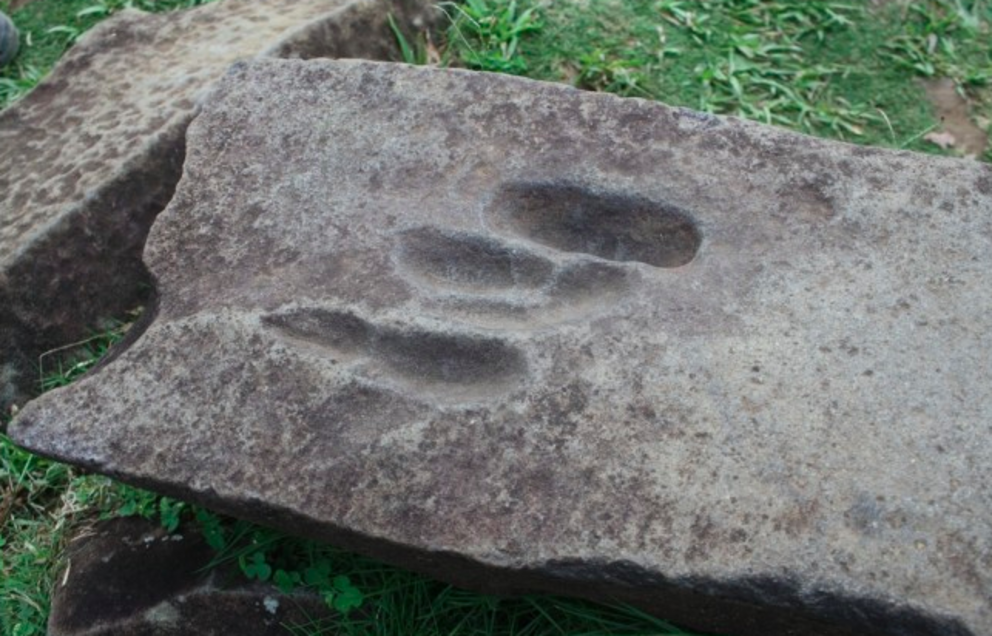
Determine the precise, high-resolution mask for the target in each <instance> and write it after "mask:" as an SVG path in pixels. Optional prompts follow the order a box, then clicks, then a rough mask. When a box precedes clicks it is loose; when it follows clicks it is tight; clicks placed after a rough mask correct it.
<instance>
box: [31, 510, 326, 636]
mask: <svg viewBox="0 0 992 636" xmlns="http://www.w3.org/2000/svg"><path fill="white" fill-rule="evenodd" d="M214 556H215V553H214V551H213V550H211V549H210V548H209V547H208V546H207V545H206V543H205V542H204V540H203V537H202V536H201V535H200V534H198V533H197V532H196V531H195V530H192V529H189V528H181V529H180V530H179V531H178V532H174V533H168V532H166V531H165V530H163V529H162V528H161V527H159V526H156V525H155V524H153V523H150V522H148V521H145V520H144V519H141V518H137V517H132V518H125V519H114V520H111V521H103V522H100V523H97V524H96V525H95V526H94V527H92V528H89V529H87V530H86V531H84V532H82V533H81V534H79V536H77V538H76V539H74V540H73V542H72V543H71V544H70V546H69V549H68V551H67V554H66V557H65V562H66V565H65V566H64V567H63V569H62V572H61V574H60V575H59V577H58V578H57V581H56V584H55V589H54V590H53V595H52V612H51V615H50V617H49V622H48V634H49V636H83V635H85V636H194V635H200V634H238V635H239V636H284V635H285V634H287V633H289V632H288V630H287V626H297V627H301V626H304V625H311V624H313V623H314V621H317V620H319V619H321V618H327V617H329V616H330V612H329V610H328V609H327V606H326V605H325V604H324V602H323V601H322V600H321V599H320V598H319V597H317V596H316V595H313V594H306V593H294V594H292V595H287V594H284V593H282V592H280V591H279V590H278V589H277V588H275V587H274V586H272V585H266V584H262V583H258V582H247V581H245V580H244V577H243V576H241V575H239V574H238V573H235V572H231V571H229V570H230V568H226V567H221V568H220V569H212V568H208V567H207V566H208V565H209V564H210V563H211V560H212V559H213V558H214Z"/></svg>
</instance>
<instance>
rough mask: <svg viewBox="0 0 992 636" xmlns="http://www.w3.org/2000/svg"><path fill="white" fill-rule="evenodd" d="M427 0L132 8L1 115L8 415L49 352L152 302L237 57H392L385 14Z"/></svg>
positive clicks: (1, 374) (1, 344) (0, 378)
mask: <svg viewBox="0 0 992 636" xmlns="http://www.w3.org/2000/svg"><path fill="white" fill-rule="evenodd" d="M425 6H427V2H426V1H425V0H396V1H395V2H393V1H390V0H227V1H225V2H217V3H213V4H209V5H205V6H203V7H199V8H196V9H192V10H189V11H184V12H178V13H168V14H156V15H151V14H146V13H141V12H137V11H123V12H121V13H120V14H119V15H117V16H115V17H113V18H111V19H109V20H107V21H106V22H104V23H102V24H101V25H99V26H98V27H96V28H95V29H93V31H91V32H90V33H88V34H87V35H86V36H84V37H83V38H82V40H81V41H80V42H79V43H78V44H77V45H76V46H74V47H73V49H72V50H71V51H69V53H68V54H67V55H66V56H65V58H64V59H63V60H62V62H61V63H60V64H59V65H58V67H57V68H56V69H55V71H54V72H53V73H52V75H51V77H49V78H48V79H47V80H46V81H45V82H43V83H42V84H41V85H40V86H39V87H38V88H37V89H35V90H34V92H32V93H31V94H30V95H29V96H28V97H27V98H25V99H24V100H22V101H21V102H19V103H18V104H16V105H14V106H13V107H11V108H9V109H7V110H6V111H4V112H2V113H0V411H7V410H8V409H9V407H10V406H11V405H12V404H23V402H24V401H25V400H26V399H28V398H29V397H30V396H31V395H32V394H33V393H35V392H36V390H37V384H38V371H37V368H36V367H37V361H38V356H39V355H40V354H41V353H42V352H44V351H47V350H50V349H53V348H56V347H61V346H63V345H66V344H68V343H72V342H75V341H78V340H80V339H81V338H84V337H86V336H88V335H89V334H90V330H91V329H93V328H94V327H98V326H99V323H100V321H101V320H104V319H107V318H112V317H117V316H121V315H123V314H124V312H126V311H128V310H130V309H133V308H134V307H135V306H137V305H139V304H141V303H142V302H143V294H142V289H143V288H147V287H148V286H149V279H148V276H147V273H146V272H145V271H144V268H143V267H142V265H141V248H142V246H143V244H144V241H145V237H146V236H147V233H148V228H149V227H150V225H151V222H152V220H153V219H154V216H155V215H156V214H157V213H158V212H160V211H161V210H162V209H163V208H164V207H165V205H166V204H167V203H168V201H169V199H170V198H171V196H172V192H173V190H174V189H175V185H176V182H177V181H178V180H179V176H180V174H181V171H182V163H183V154H184V141H183V140H184V134H185V130H186V126H187V125H188V124H189V121H190V119H191V118H192V116H193V114H194V112H195V109H196V105H197V103H198V102H199V101H200V100H201V99H202V97H203V95H204V94H205V92H206V91H207V90H208V88H209V86H210V85H211V83H212V82H213V81H214V80H215V79H217V78H218V77H220V76H221V75H223V73H224V71H225V69H226V68H227V67H228V66H229V65H230V63H231V62H233V61H234V60H236V59H239V58H243V57H245V56H251V55H255V54H260V55H274V56H281V57H304V58H309V57H339V56H340V57H370V58H377V59H388V58H389V56H390V55H391V53H392V52H393V48H394V47H395V43H394V42H395V41H394V37H393V34H392V32H391V30H390V28H389V26H388V24H387V22H386V17H387V15H388V14H389V13H390V12H393V13H394V14H395V16H396V19H397V21H398V22H399V23H400V24H401V25H413V24H419V25H421V26H423V25H425V24H427V22H426V20H427V18H428V17H429V15H431V14H430V13H429V12H428V10H427V9H425V8H424V7H425Z"/></svg>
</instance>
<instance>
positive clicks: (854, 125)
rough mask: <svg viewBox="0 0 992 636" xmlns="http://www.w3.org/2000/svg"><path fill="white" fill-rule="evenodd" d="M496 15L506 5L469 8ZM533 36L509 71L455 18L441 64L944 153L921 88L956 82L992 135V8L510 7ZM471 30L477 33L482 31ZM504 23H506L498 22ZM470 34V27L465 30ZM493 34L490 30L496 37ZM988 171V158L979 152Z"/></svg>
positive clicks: (945, 0) (764, 2)
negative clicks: (928, 82) (934, 140)
mask: <svg viewBox="0 0 992 636" xmlns="http://www.w3.org/2000/svg"><path fill="white" fill-rule="evenodd" d="M473 4H477V5H485V6H488V7H489V9H488V11H489V13H490V15H497V14H498V12H499V11H500V10H501V8H503V9H502V10H505V7H507V6H508V5H509V3H508V2H507V1H506V0H476V2H475V3H473ZM527 10H532V11H534V13H533V14H532V16H531V19H532V20H533V21H534V22H536V23H539V24H540V25H542V27H541V28H540V29H534V30H528V31H527V32H524V33H520V34H519V38H518V41H517V42H516V43H515V53H516V58H515V59H514V60H513V61H512V63H506V62H501V63H500V64H488V63H487V62H486V59H487V56H490V57H491V56H498V54H499V53H500V52H501V49H500V47H499V46H497V45H495V44H494V43H493V42H492V38H491V37H488V38H487V37H486V36H479V35H477V34H476V33H475V32H474V30H473V28H472V27H473V24H472V21H470V20H467V19H465V17H464V16H462V15H461V11H460V10H459V9H457V8H454V9H453V10H452V11H451V13H453V14H454V15H455V16H456V17H458V18H460V20H459V21H456V25H455V28H454V29H453V31H454V35H453V36H452V37H450V38H449V40H450V43H451V45H452V46H453V47H454V48H456V49H457V51H456V52H454V53H452V54H450V57H451V58H452V59H455V60H460V61H461V63H463V64H464V65H466V66H469V67H471V68H479V69H483V70H501V71H510V72H518V73H521V74H526V75H528V76H530V77H533V78H536V79H543V80H548V81H556V82H568V83H571V84H573V85H576V86H579V87H582V88H587V89H590V90H599V91H608V92H613V93H616V94H619V95H624V96H633V97H644V98H648V99H658V100H661V101H664V102H666V103H668V104H672V105H676V106H686V107H689V108H695V109H698V110H703V111H707V112H712V113H718V114H727V115H735V116H739V117H746V118H749V119H755V120H758V121H762V122H765V123H771V124H777V125H781V126H784V127H787V128H791V129H794V130H799V131H802V132H806V133H810V134H814V135H818V136H823V137H830V138H835V139H842V140H846V141H852V142H856V143H863V144H869V145H879V146H887V147H896V148H911V149H914V150H921V151H926V152H940V150H939V149H938V148H937V147H936V146H935V145H933V144H930V143H927V142H926V141H924V140H923V139H922V138H923V136H924V135H925V134H926V133H927V132H929V131H931V130H934V129H936V128H937V127H938V126H939V123H940V122H939V121H937V119H936V118H935V116H934V113H933V112H932V109H931V108H930V106H929V105H928V103H927V101H926V95H925V91H924V89H923V87H922V85H921V84H920V82H919V81H918V80H919V79H922V78H927V77H937V76H946V77H951V78H953V79H954V80H955V81H956V82H957V85H958V87H959V90H960V92H961V93H962V94H964V95H965V96H967V98H968V99H969V100H970V102H971V105H972V109H973V114H974V119H976V120H977V121H979V122H980V123H983V124H984V126H983V127H985V128H986V134H987V135H988V134H989V132H990V131H989V130H988V129H987V127H988V120H989V119H992V87H990V83H992V45H990V44H989V43H990V42H992V3H990V2H988V1H987V0H972V1H970V2H969V1H966V0H924V1H918V2H913V3H911V4H910V5H909V6H908V7H907V6H904V5H903V4H900V3H898V2H893V3H890V4H888V5H886V6H883V7H874V6H873V5H872V4H871V3H869V2H866V1H861V0H837V1H834V0H777V1H771V0H705V1H702V0H700V1H688V0H595V1H593V0H575V1H573V2H543V3H538V2H532V3H524V2H519V3H516V11H517V12H518V13H519V12H522V11H527ZM476 22H484V21H482V20H477V21H476ZM504 22H509V21H506V20H504ZM466 25H467V26H468V27H469V28H466ZM491 30H494V31H498V29H497V28H495V27H492V28H491ZM984 158H985V159H986V160H992V154H989V153H988V152H987V153H986V155H985V157H984Z"/></svg>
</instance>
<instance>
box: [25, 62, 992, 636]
mask: <svg viewBox="0 0 992 636" xmlns="http://www.w3.org/2000/svg"><path fill="white" fill-rule="evenodd" d="M145 261H146V263H147V266H148V268H149V269H150V271H151V272H152V274H153V275H154V277H155V279H156V280H157V282H158V286H159V292H160V305H159V307H158V308H157V313H156V314H155V315H153V316H152V320H151V321H150V324H149V326H148V327H147V329H146V330H145V331H144V333H143V335H138V331H139V330H133V331H134V335H135V336H136V338H135V339H134V341H133V342H131V343H130V344H129V345H128V346H126V347H123V348H122V349H121V351H120V353H119V355H118V356H117V357H116V359H114V360H112V361H110V362H109V363H107V364H105V365H104V366H103V367H102V368H101V369H100V370H99V371H98V372H95V373H92V374H91V375H89V376H88V377H86V378H84V379H83V380H82V381H80V382H78V383H77V384H75V385H73V386H71V387H68V388H66V389H60V390H57V391H54V392H52V393H49V394H47V395H45V396H44V397H42V398H40V399H38V400H36V401H34V402H32V403H31V404H30V405H28V407H27V408H26V409H25V410H24V411H23V412H22V413H21V416H20V417H19V418H18V419H16V420H15V421H14V422H13V424H12V425H11V434H12V435H13V437H14V439H15V440H16V441H17V442H18V443H20V444H23V445H24V446H26V447H27V448H29V449H31V450H33V451H36V452H40V453H42V454H45V455H50V456H53V457H57V458H59V459H62V460H66V461H70V462H74V463H77V464H81V465H84V466H87V467H90V468H93V469H95V470H98V471H101V472H104V473H108V474H111V475H115V476H119V477H121V478H123V479H125V480H128V481H131V482H135V483H137V484H142V485H145V486H150V487H154V488H157V489H159V490H161V491H164V492H166V493H171V494H176V495H181V496H184V497H188V498H192V499H195V500H198V501H201V502H204V503H207V504H209V505H213V506H215V507H218V508H220V509H222V510H225V511H228V512H231V513H234V514H236V515H240V516H243V517H246V518H249V519H253V520H256V521H260V522H263V523H268V524H271V525H275V526H279V527H281V528H283V529H286V530H288V531H291V532H295V533H298V534H302V535H307V536H312V537H316V538H321V539H325V540H329V541H332V542H336V543H339V544H343V545H345V546H347V547H351V548H353V549H358V550H360V551H364V552H368V553H373V554H376V555H378V556H380V557H381V558H385V559H387V560H390V561H394V562H397V563H400V564H403V565H406V566H408V567H411V568H414V569H418V570H423V571H427V572H430V573H433V574H435V575H437V576H439V577H442V578H445V579H448V580H451V581H453V582H455V583H459V584H463V585H469V586H474V587H479V588H483V589H488V590H491V591H500V592H514V591H523V590H552V591H556V592H565V593H570V594H576V595H581V596H587V597H593V598H600V599H613V600H621V601H624V602H628V603H633V604H636V605H638V606H640V607H643V608H646V609H648V610H650V611H652V612H656V613H658V614H660V615H663V616H665V617H667V618H669V619H671V620H673V621H676V622H680V623H682V624H684V625H686V626H689V627H692V628H696V629H699V630H703V631H712V632H718V633H727V634H755V635H757V634H761V635H767V634H804V635H809V634H821V635H822V634H831V635H842V634H844V635H854V634H857V635H859V636H864V635H866V634H872V635H876V634H878V635H883V634H884V635H899V636H922V635H924V634H928V635H938V634H939V635H941V636H966V635H967V636H988V635H989V634H992V608H990V598H992V493H990V489H989V484H990V483H992V442H990V441H989V440H990V436H989V435H990V433H992V382H989V369H990V355H992V354H990V351H992V311H990V306H989V298H992V170H990V168H989V167H988V166H984V165H980V164H978V163H974V162H967V161H960V160H950V159H941V158H934V157H928V156H923V155H916V154H912V153H906V152H889V151H883V150H874V149H867V148H859V147H855V146H850V145H845V144H839V143H833V142H827V141H823V140H818V139H813V138H809V137H804V136H800V135H795V134H791V133H788V132H784V131H781V130H778V129H775V128H770V127H764V126H760V125H757V124H752V123H747V122H743V121H738V120H734V119H721V118H715V117H711V116H707V115H702V114H698V113H694V112H690V111H685V110H679V109H672V108H668V107H665V106H663V105H660V104H656V103H649V102H645V101H641V100H634V99H630V100H624V99H619V98H616V97H612V96H608V95H597V94H590V93H584V92H580V91H577V90H573V89H570V88H566V87H562V86H558V85H550V84H541V83H536V82H531V81H527V80H520V79H514V78H509V77H503V76H498V75H486V74H472V73H468V72H460V71H438V70H428V69H422V68H412V67H405V66H401V65H386V64H376V63H371V62H324V61H321V62H318V61H314V62H302V61H277V60H257V61H253V62H251V63H246V64H239V65H237V66H235V67H233V68H232V70H231V71H230V72H229V73H228V75H227V76H226V77H225V78H224V80H223V81H222V82H221V84H220V85H219V88H218V90H217V92H216V93H215V94H214V95H213V96H212V97H211V98H210V99H209V100H208V102H207V103H206V104H205V106H204V107H203V112H202V113H201V114H200V115H199V116H198V117H197V119H196V120H195V121H194V123H193V125H192V126H191V127H190V131H189V136H188V155H187V160H186V164H185V170H184V176H183V179H182V181H181V183H180V185H179V188H178V191H177V193H176V196H175V198H174V199H173V201H172V203H171V204H170V206H169V208H168V209H167V210H166V211H165V212H164V213H163V214H162V215H161V216H160V217H159V218H158V220H157V221H156V223H155V225H154V227H153V228H152V232H151V235H150V237H149V241H148V246H147V249H146V251H145Z"/></svg>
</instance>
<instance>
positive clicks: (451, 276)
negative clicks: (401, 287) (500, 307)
mask: <svg viewBox="0 0 992 636" xmlns="http://www.w3.org/2000/svg"><path fill="white" fill-rule="evenodd" d="M396 256H397V260H398V262H399V265H400V266H401V268H402V271H403V272H404V273H407V274H412V275H414V276H417V277H419V278H421V279H422V280H424V281H427V282H428V283H429V284H432V285H436V286H442V287H451V288H455V289H458V290H461V291H466V292H470V293H485V292H489V291H494V290H495V291H498V290H505V289H510V288H514V287H522V288H533V287H539V286H541V285H542V284H544V282H545V281H546V280H547V279H548V278H549V277H550V275H551V272H552V269H553V267H554V266H553V265H552V264H551V262H550V261H548V260H546V259H544V258H541V257H540V256H537V255H535V254H531V253H529V252H527V251H525V250H522V249H520V248H517V247H512V246H509V245H506V244H504V243H501V242H498V241H495V240H493V239H492V238H489V237H485V236H480V235H476V234H461V233H452V232H444V231H441V230H438V229H436V228H431V227H423V228H418V229H416V230H410V231H408V232H405V233H404V234H403V235H402V237H401V239H400V241H399V245H398V247H397V252H396Z"/></svg>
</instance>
